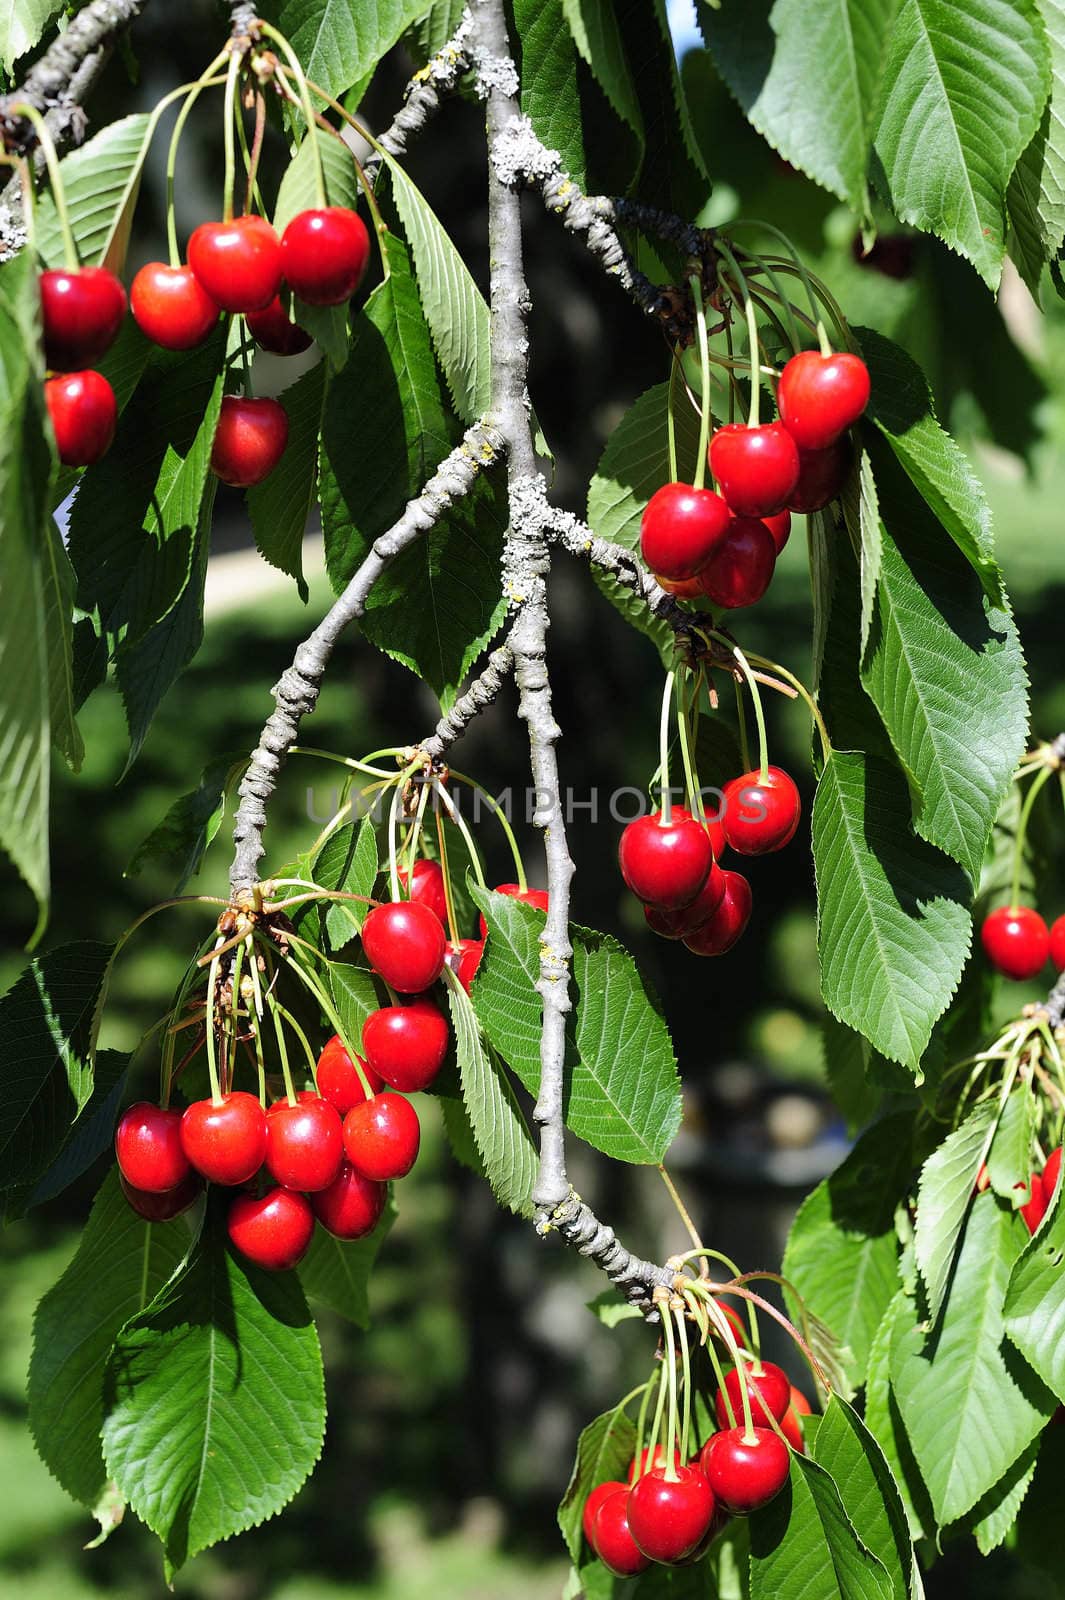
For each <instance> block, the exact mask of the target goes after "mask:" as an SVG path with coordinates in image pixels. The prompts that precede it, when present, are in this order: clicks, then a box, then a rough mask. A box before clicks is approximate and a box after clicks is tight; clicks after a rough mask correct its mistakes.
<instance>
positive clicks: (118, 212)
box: [36, 111, 153, 272]
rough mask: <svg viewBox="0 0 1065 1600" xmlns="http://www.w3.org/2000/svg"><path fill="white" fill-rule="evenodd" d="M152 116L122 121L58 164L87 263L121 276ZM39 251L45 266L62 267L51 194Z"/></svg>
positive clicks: (41, 216) (40, 211)
mask: <svg viewBox="0 0 1065 1600" xmlns="http://www.w3.org/2000/svg"><path fill="white" fill-rule="evenodd" d="M152 127H153V118H152V117H150V116H147V115H145V114H144V112H140V111H138V112H135V113H134V115H132V116H129V117H120V118H119V119H118V121H117V122H111V123H109V124H108V125H107V127H106V128H103V129H101V131H100V132H99V133H98V134H96V135H95V137H94V138H92V139H89V140H88V141H87V143H85V144H83V145H82V146H81V147H80V149H78V150H74V151H72V152H71V154H70V155H68V156H64V158H63V160H62V161H61V162H60V163H59V170H60V172H61V173H62V175H63V191H64V193H65V195H66V200H67V210H68V211H69V213H70V225H71V228H72V229H73V232H74V238H75V241H76V243H77V246H78V254H79V256H80V257H81V260H82V261H83V262H84V263H85V264H87V265H88V264H93V263H103V264H105V265H107V266H109V267H110V268H111V269H112V271H114V272H121V270H122V264H123V260H124V258H125V248H126V238H127V236H128V233H129V225H130V220H131V216H132V208H133V205H134V203H135V202H136V198H137V191H138V189H139V188H140V181H141V173H142V171H143V168H144V161H145V157H146V156H147V154H148V146H149V143H150V140H151V133H152ZM36 245H37V250H38V252H39V254H40V256H41V259H42V260H43V261H44V263H45V265H46V266H49V267H61V266H63V264H64V260H65V255H64V250H63V235H62V233H61V232H60V228H59V219H58V217H57V215H56V209H55V202H54V201H53V200H52V197H51V194H50V193H48V192H45V193H44V194H42V196H41V198H40V201H39V203H38V207H37V231H36Z"/></svg>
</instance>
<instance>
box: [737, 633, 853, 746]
mask: <svg viewBox="0 0 1065 1600" xmlns="http://www.w3.org/2000/svg"><path fill="white" fill-rule="evenodd" d="M747 660H748V661H751V662H754V663H755V664H756V665H757V666H760V667H764V668H765V669H766V671H767V672H774V673H777V674H778V675H779V676H780V677H781V678H783V679H784V680H785V682H787V683H790V684H791V686H792V688H793V689H794V690H795V692H796V693H797V694H799V695H801V696H802V698H803V699H804V700H805V701H806V704H807V706H808V708H809V711H810V715H811V716H812V717H813V719H814V723H815V724H816V726H817V732H818V735H819V737H820V740H821V754H822V756H823V757H824V759H825V761H826V762H827V761H828V759H829V757H830V756H831V754H832V740H831V739H830V738H829V736H828V728H827V726H826V724H825V719H824V717H823V716H822V714H821V708H820V706H819V705H818V704H817V701H816V700H815V699H814V697H813V695H812V694H811V693H810V691H809V689H808V688H807V687H806V685H805V684H804V683H803V681H802V679H801V678H797V677H796V676H795V674H794V672H789V671H788V669H787V667H782V666H781V665H780V663H779V661H770V660H768V659H767V658H766V657H765V656H759V655H753V654H752V655H749V656H748V657H747ZM760 681H761V682H762V683H765V684H767V685H768V686H769V687H770V688H773V687H774V685H773V683H772V680H771V679H768V678H762V679H761V680H760ZM777 687H779V686H777Z"/></svg>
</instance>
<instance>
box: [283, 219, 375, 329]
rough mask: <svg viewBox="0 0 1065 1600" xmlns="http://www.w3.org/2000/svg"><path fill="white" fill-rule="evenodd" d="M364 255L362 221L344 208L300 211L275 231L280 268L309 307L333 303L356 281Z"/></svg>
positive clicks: (367, 242) (341, 299) (365, 237)
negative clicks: (278, 231) (277, 231)
mask: <svg viewBox="0 0 1065 1600" xmlns="http://www.w3.org/2000/svg"><path fill="white" fill-rule="evenodd" d="M369 259H370V235H369V234H368V233H367V231H366V224H365V223H364V222H363V220H362V218H361V217H360V216H357V215H356V213H355V212H354V211H349V210H348V208H347V207H346V206H326V208H325V209H324V210H323V211H301V212H300V213H299V215H298V216H295V217H293V219H292V221H291V222H290V223H289V225H288V227H287V228H286V229H285V231H284V233H283V234H282V235H281V271H282V273H283V275H284V279H285V282H286V283H287V284H288V286H289V288H290V289H292V291H293V293H294V294H298V295H299V297H300V299H301V300H304V301H306V303H307V304H308V305H309V306H339V305H343V303H344V301H345V300H350V299H351V297H352V295H353V294H354V293H355V290H356V289H357V288H358V287H359V284H360V283H361V282H362V277H363V274H364V272H365V271H366V265H367V262H368V261H369Z"/></svg>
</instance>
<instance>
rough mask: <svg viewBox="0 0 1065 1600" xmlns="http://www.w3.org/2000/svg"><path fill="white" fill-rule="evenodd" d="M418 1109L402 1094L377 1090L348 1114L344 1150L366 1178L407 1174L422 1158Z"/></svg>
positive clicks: (384, 1181) (382, 1177)
mask: <svg viewBox="0 0 1065 1600" xmlns="http://www.w3.org/2000/svg"><path fill="white" fill-rule="evenodd" d="M421 1139H422V1130H421V1124H420V1123H419V1121H418V1113H417V1112H416V1111H415V1109H414V1107H413V1106H412V1105H411V1103H410V1101H409V1100H405V1099H404V1098H403V1096H402V1095H401V1094H388V1093H385V1094H377V1095H374V1097H373V1099H372V1100H365V1101H363V1103H362V1105H361V1106H352V1108H351V1110H350V1111H349V1112H348V1114H347V1116H346V1117H345V1118H344V1153H345V1155H346V1156H347V1158H348V1160H349V1161H350V1162H351V1164H352V1166H353V1167H354V1168H355V1170H356V1172H361V1173H362V1175H363V1177H364V1178H374V1179H376V1180H377V1182H378V1183H387V1182H388V1180H389V1179H390V1178H405V1177H406V1175H407V1173H408V1172H409V1171H410V1169H411V1167H413V1165H414V1163H415V1161H416V1160H417V1159H418V1146H419V1145H420V1144H421Z"/></svg>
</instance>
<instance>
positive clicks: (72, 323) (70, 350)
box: [41, 267, 126, 372]
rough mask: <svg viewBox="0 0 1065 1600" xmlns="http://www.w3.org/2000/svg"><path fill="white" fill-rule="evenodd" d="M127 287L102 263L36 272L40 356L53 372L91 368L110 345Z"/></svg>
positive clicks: (123, 305)
mask: <svg viewBox="0 0 1065 1600" xmlns="http://www.w3.org/2000/svg"><path fill="white" fill-rule="evenodd" d="M125 315H126V291H125V289H123V287H122V285H121V284H120V283H119V281H118V279H117V278H116V277H115V275H114V273H113V272H109V271H108V270H107V268H106V267H79V268H77V269H76V270H75V271H72V272H69V271H55V270H50V271H48V272H42V273H41V326H42V329H43V332H44V359H45V362H46V364H47V365H48V366H49V367H51V369H52V371H53V372H73V371H74V370H76V369H80V368H82V367H91V366H92V365H93V363H94V362H96V361H99V359H100V357H101V356H102V355H104V354H106V352H107V351H108V350H110V348H111V346H112V345H113V344H114V342H115V340H116V339H117V337H118V330H119V328H121V326H122V318H123V317H124V316H125Z"/></svg>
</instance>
